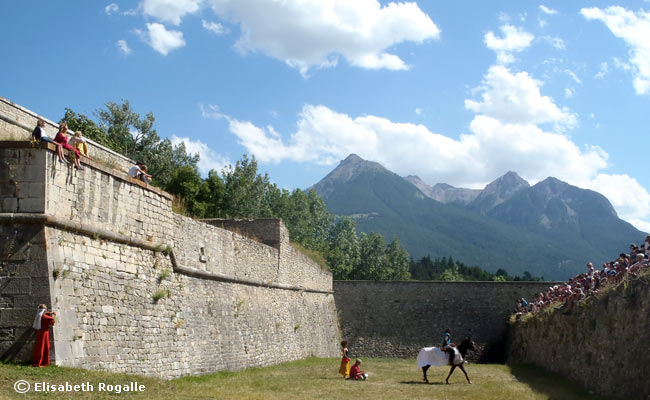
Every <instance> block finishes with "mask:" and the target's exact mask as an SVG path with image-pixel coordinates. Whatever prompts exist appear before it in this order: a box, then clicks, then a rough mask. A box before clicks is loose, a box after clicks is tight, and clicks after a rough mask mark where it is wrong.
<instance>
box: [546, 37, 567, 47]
mask: <svg viewBox="0 0 650 400" xmlns="http://www.w3.org/2000/svg"><path fill="white" fill-rule="evenodd" d="M542 39H544V40H545V41H546V42H547V43H548V44H550V45H551V46H553V47H555V48H556V49H558V50H566V43H565V42H564V40H562V38H559V37H554V36H544V37H543V38H542Z"/></svg>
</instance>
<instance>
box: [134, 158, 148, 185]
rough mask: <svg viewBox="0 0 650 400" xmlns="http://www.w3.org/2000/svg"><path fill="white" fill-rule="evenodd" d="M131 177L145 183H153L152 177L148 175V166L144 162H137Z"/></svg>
mask: <svg viewBox="0 0 650 400" xmlns="http://www.w3.org/2000/svg"><path fill="white" fill-rule="evenodd" d="M129 176H130V177H131V178H135V179H139V180H141V181H142V182H144V183H150V182H151V175H149V174H147V166H146V165H144V163H143V162H142V161H136V163H135V165H134V166H132V167H131V169H130V170H129Z"/></svg>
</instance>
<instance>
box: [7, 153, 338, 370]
mask: <svg viewBox="0 0 650 400" xmlns="http://www.w3.org/2000/svg"><path fill="white" fill-rule="evenodd" d="M53 150H54V148H53V147H52V146H51V145H47V144H42V145H40V146H37V147H36V148H34V147H32V146H31V145H30V144H29V143H24V142H22V143H21V142H18V143H16V142H12V143H7V142H5V143H2V144H1V146H0V164H2V165H3V166H12V168H3V169H0V174H3V175H2V176H0V178H2V180H1V182H0V185H1V188H2V192H0V207H2V208H1V209H0V249H1V250H3V253H2V254H0V256H1V257H2V258H1V259H0V261H1V262H2V265H1V268H2V269H1V270H0V355H2V357H3V358H5V359H17V360H20V359H22V360H29V358H30V353H31V343H32V340H33V339H32V338H33V331H32V330H31V328H30V326H31V323H32V320H33V316H34V312H35V309H36V306H37V305H38V304H39V303H46V304H48V306H50V307H51V308H52V309H54V310H56V311H58V312H59V315H58V317H57V323H56V325H55V327H54V328H53V332H54V334H53V339H52V341H53V348H54V353H53V356H54V358H55V360H56V364H57V365H68V366H78V367H82V368H88V369H105V370H110V371H116V372H129V373H140V374H151V375H157V376H162V377H176V376H180V375H183V374H201V373H207V372H213V371H218V370H223V369H242V368H246V367H251V366H263V365H269V364H274V363H279V362H283V361H289V360H295V359H299V358H303V357H307V356H310V355H316V356H323V357H327V356H336V355H338V342H339V330H338V329H339V328H338V321H337V316H336V310H335V306H334V297H333V292H332V277H331V273H329V272H328V271H325V270H323V269H322V268H321V267H320V266H319V265H317V264H316V263H314V262H313V261H311V260H310V259H309V258H307V257H305V256H304V255H302V254H301V253H299V252H297V251H296V250H294V249H293V247H291V245H290V244H289V241H288V232H287V230H286V228H285V227H284V225H282V223H281V221H280V220H265V221H261V224H263V225H264V226H263V227H260V229H261V230H262V231H264V230H270V231H273V232H276V233H277V237H278V239H279V241H278V245H277V246H275V247H271V246H268V245H265V244H263V243H260V242H259V241H257V240H253V239H251V238H249V237H246V236H244V235H242V234H238V233H235V232H232V231H229V230H225V229H221V228H218V227H215V226H212V225H208V224H206V223H203V222H201V221H195V220H192V219H191V218H187V217H184V216H180V215H178V214H175V213H173V212H172V210H171V197H170V196H169V195H168V194H166V193H164V192H162V191H160V190H159V189H156V188H152V187H150V186H146V185H143V184H142V183H141V182H136V181H133V180H131V179H130V178H129V177H128V176H126V175H125V174H123V173H120V172H119V171H115V170H112V169H111V168H108V167H107V166H105V165H102V164H99V163H93V162H91V161H87V160H86V162H85V163H84V167H85V168H84V169H83V170H81V171H80V170H74V169H73V168H71V167H70V166H67V165H65V164H61V163H59V162H58V161H57V159H56V157H55V156H54V152H53ZM247 224H254V222H247Z"/></svg>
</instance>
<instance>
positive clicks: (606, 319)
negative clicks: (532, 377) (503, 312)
mask: <svg viewBox="0 0 650 400" xmlns="http://www.w3.org/2000/svg"><path fill="white" fill-rule="evenodd" d="M649 292H650V275H649V274H646V275H645V276H643V277H641V278H637V279H629V277H626V278H624V281H623V282H622V283H621V284H619V285H618V286H616V287H615V288H608V289H607V290H605V291H604V292H602V293H599V294H597V295H595V296H590V297H588V298H587V299H585V300H583V301H581V302H579V303H578V305H577V306H576V307H575V308H574V309H573V310H572V312H571V314H570V315H565V314H563V312H562V311H559V310H558V311H554V310H545V311H547V312H541V313H538V314H537V315H535V316H532V317H529V318H526V317H525V318H522V319H521V320H519V321H514V322H513V323H512V325H511V328H510V335H509V340H508V361H509V362H512V363H530V364H535V365H538V366H540V367H543V368H544V369H547V370H549V371H553V372H556V373H558V374H561V375H563V376H567V377H569V378H570V379H572V380H574V381H576V382H579V383H580V384H581V385H582V386H584V387H585V388H586V389H587V390H588V391H589V392H590V393H597V394H599V395H602V396H605V397H607V398H618V399H650V379H648V378H650V373H648V371H647V370H646V369H645V368H647V365H648V364H650V296H648V293H649Z"/></svg>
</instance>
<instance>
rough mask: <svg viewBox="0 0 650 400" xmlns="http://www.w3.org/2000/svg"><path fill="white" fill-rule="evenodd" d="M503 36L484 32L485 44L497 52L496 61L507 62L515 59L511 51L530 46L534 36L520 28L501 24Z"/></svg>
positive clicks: (516, 51)
mask: <svg viewBox="0 0 650 400" xmlns="http://www.w3.org/2000/svg"><path fill="white" fill-rule="evenodd" d="M500 29H501V32H502V33H503V37H497V36H495V35H494V32H492V31H490V32H488V33H486V34H485V37H484V41H485V45H486V46H487V47H488V48H489V49H491V50H494V51H495V52H496V53H497V62H499V63H500V64H509V63H511V62H513V61H515V57H514V54H513V53H518V52H521V51H523V50H524V49H526V48H527V47H528V46H530V43H531V42H532V41H533V39H534V38H535V36H533V35H532V34H531V33H528V32H526V31H524V30H523V29H521V28H518V27H516V26H512V25H503V26H502V27H501V28H500Z"/></svg>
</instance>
